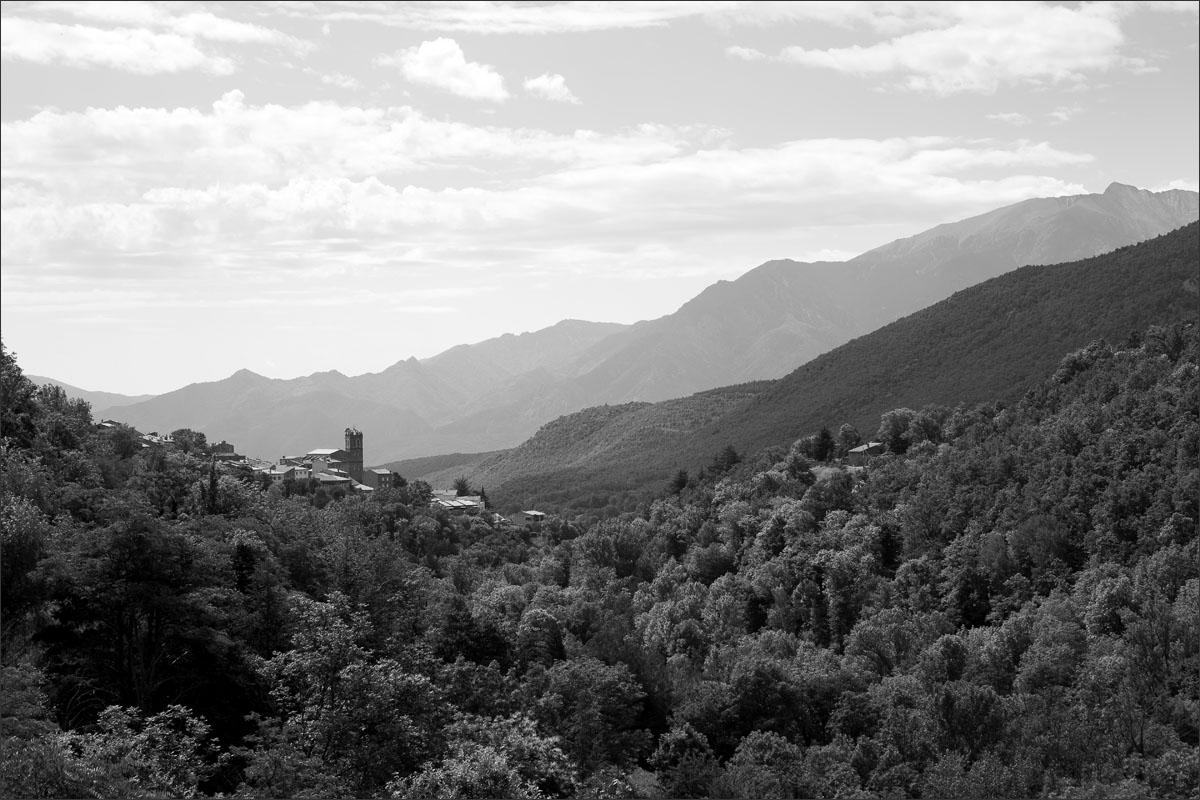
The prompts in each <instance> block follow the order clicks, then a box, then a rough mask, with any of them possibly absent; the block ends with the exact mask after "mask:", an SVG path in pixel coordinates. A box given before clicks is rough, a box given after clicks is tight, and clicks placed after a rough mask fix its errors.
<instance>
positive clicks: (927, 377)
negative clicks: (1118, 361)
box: [487, 223, 1200, 512]
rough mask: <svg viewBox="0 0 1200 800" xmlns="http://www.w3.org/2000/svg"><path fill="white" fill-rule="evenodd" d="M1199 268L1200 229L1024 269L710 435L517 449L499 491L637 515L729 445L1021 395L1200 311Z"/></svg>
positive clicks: (593, 437)
mask: <svg viewBox="0 0 1200 800" xmlns="http://www.w3.org/2000/svg"><path fill="white" fill-rule="evenodd" d="M1197 263H1200V223H1192V224H1191V225H1188V226H1186V227H1184V228H1180V229H1179V230H1177V231H1173V232H1171V233H1169V234H1166V235H1163V236H1160V237H1158V238H1155V239H1151V240H1150V241H1147V242H1143V243H1142V244H1138V245H1133V246H1130V247H1124V248H1121V249H1119V250H1116V251H1114V252H1112V253H1107V254H1105V255H1102V256H1097V257H1095V258H1089V259H1085V260H1083V261H1075V262H1071V263H1067V264H1055V265H1049V266H1029V267H1024V268H1022V269H1019V270H1015V271H1013V272H1010V273H1008V274H1006V275H1002V276H1000V277H997V278H993V279H992V280H989V281H986V282H984V283H982V284H979V285H977V286H973V287H971V288H969V289H965V290H963V291H961V292H958V293H957V294H955V295H954V296H953V297H951V298H949V299H947V300H944V301H942V302H940V303H937V304H935V305H933V306H930V307H929V308H926V309H924V310H922V311H919V312H917V313H915V314H912V315H911V316H908V317H905V318H904V319H902V320H898V321H897V322H894V323H892V324H891V325H887V326H885V327H883V328H881V329H879V330H877V331H875V332H874V333H871V334H868V335H867V336H863V337H860V338H858V339H855V340H854V341H852V342H849V343H847V344H845V345H843V346H841V347H839V348H837V349H835V350H833V351H831V352H829V353H826V354H825V355H823V356H820V357H818V358H816V359H813V360H812V361H810V362H808V363H807V364H805V365H804V366H802V367H800V368H799V369H797V370H795V371H794V372H792V373H791V374H789V375H787V376H786V377H784V378H781V379H779V380H777V381H774V382H772V383H771V384H769V385H768V386H767V387H766V388H764V389H762V390H761V391H759V392H757V393H756V396H755V397H754V398H753V399H748V401H747V402H745V403H742V404H740V405H737V406H735V407H731V408H730V409H729V411H728V413H725V414H723V415H722V416H720V417H719V418H718V419H715V420H714V421H713V422H711V423H710V424H708V425H706V426H704V427H702V428H700V429H698V430H694V431H686V432H676V433H672V432H670V431H659V432H657V433H656V434H655V435H654V436H653V437H649V438H648V440H647V443H646V445H645V446H644V447H641V448H638V447H623V448H621V449H616V450H609V449H605V448H604V447H602V446H599V445H601V444H602V443H603V441H604V440H605V439H606V438H616V437H618V436H619V435H620V433H619V432H618V431H615V430H614V431H613V432H612V433H611V434H606V433H605V432H604V431H591V430H589V431H588V432H587V433H586V436H587V437H588V439H589V440H590V441H592V442H594V443H595V444H593V448H592V451H591V452H590V453H589V454H588V455H586V457H580V458H575V459H573V460H568V459H567V458H565V457H564V454H562V453H555V454H553V456H551V457H553V458H556V459H557V461H556V462H555V463H554V469H546V470H541V469H539V468H538V466H539V463H540V460H542V459H545V458H547V455H546V454H544V453H539V454H538V457H537V458H531V459H522V458H521V451H520V450H515V451H512V452H511V453H510V454H509V455H508V456H506V457H505V459H504V460H500V459H494V460H493V463H494V464H495V466H494V467H493V468H492V469H491V470H490V471H489V474H488V477H487V485H488V488H489V491H490V492H491V496H492V497H493V499H494V500H495V501H496V502H497V503H499V504H502V505H503V504H517V505H525V506H526V507H529V506H538V505H545V506H547V507H549V508H554V509H561V508H573V509H584V508H591V507H596V505H597V502H598V504H599V506H600V507H606V506H607V507H608V508H610V510H611V511H614V512H615V511H619V510H629V509H631V508H634V507H636V505H637V503H638V502H640V501H641V500H643V499H644V498H645V497H646V493H647V491H650V490H656V489H657V488H658V487H660V486H661V485H662V484H663V483H664V482H665V481H666V480H668V479H669V478H670V476H671V475H672V474H673V473H674V472H675V471H676V470H677V469H679V468H683V469H687V470H689V471H692V472H695V471H696V470H697V469H699V468H700V467H702V466H703V465H705V464H706V463H707V462H708V461H709V460H710V459H711V458H712V457H713V455H714V454H715V453H718V452H719V451H720V450H722V449H723V448H724V447H726V446H728V445H732V446H733V447H734V448H735V449H736V450H737V451H738V452H739V453H754V452H757V451H758V450H761V449H763V448H765V447H770V446H777V445H787V444H788V443H790V442H792V441H793V440H795V439H797V438H799V437H801V436H805V435H809V434H812V433H814V432H816V431H817V430H818V429H819V428H821V427H822V426H830V427H831V428H832V429H833V430H837V429H838V427H839V426H841V425H843V424H850V425H852V426H854V427H855V428H856V429H858V430H859V431H860V432H861V434H862V435H863V436H864V437H867V436H869V435H870V434H871V432H872V431H873V430H874V427H875V426H876V425H877V424H878V420H879V416H880V415H881V414H882V413H883V412H884V411H887V410H889V409H892V408H897V407H908V408H914V409H916V408H921V407H922V406H924V405H926V404H929V403H937V404H941V405H947V406H955V405H958V404H959V403H977V402H981V401H984V400H992V399H1003V400H1009V401H1011V400H1016V399H1017V398H1019V397H1020V396H1021V394H1022V393H1023V392H1024V391H1025V390H1026V389H1027V388H1028V387H1029V386H1031V385H1032V384H1033V383H1035V382H1036V381H1038V380H1041V379H1042V377H1044V376H1045V375H1047V374H1048V373H1049V372H1051V371H1052V370H1053V369H1054V365H1055V364H1056V363H1057V362H1058V360H1059V359H1061V358H1062V357H1063V355H1065V354H1066V353H1068V352H1070V351H1071V350H1074V349H1076V348H1078V347H1082V346H1084V345H1086V344H1087V343H1088V342H1090V341H1092V340H1094V339H1098V338H1105V339H1108V340H1109V341H1114V342H1119V341H1123V340H1124V339H1125V338H1126V337H1128V336H1129V335H1131V334H1134V333H1137V332H1139V331H1142V330H1145V328H1146V327H1147V326H1149V325H1151V324H1168V323H1171V322H1174V321H1177V320H1194V319H1196V317H1197V312H1198V310H1200V296H1198V291H1197V272H1196V269H1197V267H1196V265H1197ZM695 400H696V401H698V402H703V400H702V396H700V395H697V396H696V398H695ZM691 401H693V398H685V399H683V400H679V401H673V402H674V403H675V404H676V405H686V404H687V403H689V402H691ZM583 435H584V434H581V435H580V436H581V437H582V436H583ZM560 438H569V437H560ZM535 439H536V437H535ZM531 441H534V440H531Z"/></svg>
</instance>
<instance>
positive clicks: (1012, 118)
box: [987, 111, 1033, 126]
mask: <svg viewBox="0 0 1200 800" xmlns="http://www.w3.org/2000/svg"><path fill="white" fill-rule="evenodd" d="M987 118H988V119H992V120H995V121H996V122H1003V123H1005V124H1007V125H1016V126H1021V125H1028V124H1029V123H1030V122H1032V121H1033V120H1031V119H1030V118H1029V116H1028V115H1026V114H1022V113H1021V112H1019V111H998V112H996V113H995V114H988V115H987Z"/></svg>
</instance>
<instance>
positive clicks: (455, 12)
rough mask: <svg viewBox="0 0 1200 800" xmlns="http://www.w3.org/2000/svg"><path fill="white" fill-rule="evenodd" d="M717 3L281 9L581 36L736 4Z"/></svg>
mask: <svg viewBox="0 0 1200 800" xmlns="http://www.w3.org/2000/svg"><path fill="white" fill-rule="evenodd" d="M737 5H739V4H737V3H722V2H713V3H705V2H690V3H689V2H682V3H681V2H658V1H657V0H651V1H650V2H641V3H628V2H590V3H548V4H544V5H525V4H521V5H517V4H509V3H495V2H478V3H407V4H402V3H394V4H393V3H387V4H345V5H340V4H332V3H321V4H296V5H292V6H285V7H283V8H281V9H280V10H281V11H282V12H283V13H287V14H290V15H293V16H299V17H305V18H309V19H319V20H326V21H341V20H344V21H356V22H371V23H375V24H379V25H389V26H393V27H398V28H405V29H410V30H426V31H440V32H462V33H490V34H545V33H581V32H587V31H601V30H612V29H619V28H622V29H628V28H647V27H659V26H663V25H666V24H668V23H670V22H672V21H675V20H678V19H685V18H688V17H702V16H705V15H707V14H712V13H714V12H720V11H722V10H724V9H729V8H732V7H734V6H737Z"/></svg>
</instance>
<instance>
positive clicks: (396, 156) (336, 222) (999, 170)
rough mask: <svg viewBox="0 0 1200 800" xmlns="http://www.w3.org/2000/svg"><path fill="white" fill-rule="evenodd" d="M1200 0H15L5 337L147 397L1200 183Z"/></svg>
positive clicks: (56, 368) (622, 315) (7, 131)
mask: <svg viewBox="0 0 1200 800" xmlns="http://www.w3.org/2000/svg"><path fill="white" fill-rule="evenodd" d="M1198 8H1200V4H1196V3H1156V4H1106V3H1090V4H1084V5H1081V6H1072V7H1064V6H1053V5H1049V4H1044V3H1030V4H1014V3H972V4H960V5H951V4H928V3H906V4H886V5H884V4H819V3H793V4H770V3H752V4H746V3H671V4H667V3H646V4H639V5H632V4H608V3H589V4H569V3H567V4H550V5H544V6H535V5H528V4H512V5H510V4H490V3H488V4H437V5H434V4H407V3H395V4H383V5H375V6H358V5H352V4H339V3H316V4H312V5H311V6H295V7H293V6H277V5H273V4H256V3H244V4H243V3H239V4H234V5H220V4H204V3H187V4H162V3H136V2H130V3H108V4H106V3H70V2H67V3H5V4H4V6H3V12H2V13H3V26H2V30H3V44H2V54H3V76H2V80H3V93H2V98H3V100H2V105H0V117H2V121H3V145H2V155H3V164H2V179H3V195H4V206H3V208H4V213H3V244H2V256H3V276H2V277H3V293H2V296H3V301H2V307H3V340H4V344H5V346H6V347H7V348H8V349H9V350H10V351H13V352H15V353H16V354H17V357H18V360H19V363H20V364H21V366H22V368H23V369H24V370H25V371H26V372H27V373H30V374H36V375H44V376H48V377H52V378H54V379H56V380H60V381H63V382H66V383H69V384H72V385H75V386H78V387H80V388H83V389H86V390H88V391H106V392H115V393H120V394H126V395H137V394H161V393H163V392H167V391H171V390H174V389H178V388H180V387H183V386H185V385H187V384H191V383H196V382H205V381H211V380H219V379H221V378H224V377H227V376H228V375H230V374H232V373H234V372H236V371H237V370H239V369H249V370H252V371H253V372H256V373H259V374H261V375H265V376H267V377H272V378H293V377H297V376H301V375H308V374H312V373H314V372H322V371H328V370H334V369H336V370H338V371H340V372H342V373H345V374H347V375H358V374H362V373H366V372H378V371H380V370H383V369H385V368H387V367H388V366H389V365H391V364H393V363H395V362H397V361H400V360H403V359H406V358H409V357H413V356H415V357H418V358H426V357H429V356H432V355H435V354H436V353H439V352H442V351H444V350H446V349H448V348H450V347H453V346H455V345H458V344H465V343H473V342H478V341H483V340H486V339H489V338H493V337H495V336H499V335H502V334H505V333H522V332H525V331H532V330H538V329H541V328H545V327H548V326H550V325H553V324H555V323H556V322H558V321H560V320H564V319H585V320H592V321H598V322H620V323H630V322H634V321H637V320H640V319H652V318H656V317H660V316H663V315H665V314H669V313H672V312H673V311H675V310H676V309H677V308H678V307H679V306H680V305H681V304H682V303H684V302H686V301H687V300H688V299H690V298H691V297H693V296H694V295H696V294H697V293H699V292H700V291H701V290H703V289H704V288H705V287H706V286H708V285H710V284H712V283H714V282H716V281H718V280H730V279H735V278H737V277H738V276H740V275H742V274H744V273H745V272H746V271H748V270H750V269H752V268H754V267H755V266H757V265H758V264H760V263H762V262H764V261H767V260H771V259H777V258H792V259H796V260H800V261H811V260H844V259H846V258H850V257H853V256H855V255H858V254H860V253H862V252H865V251H867V250H870V249H872V248H874V247H877V246H879V245H882V244H885V243H887V242H889V241H892V240H894V239H897V238H901V237H905V236H911V235H914V234H916V233H919V232H921V231H923V230H926V229H928V228H931V227H933V226H935V225H937V224H940V223H944V222H949V221H954V220H958V219H962V218H965V217H969V216H973V215H975V214H979V213H983V212H986V211H989V210H991V209H994V208H997V207H1000V206H1004V205H1008V204H1011V203H1015V202H1019V201H1021V200H1025V199H1028V198H1031V197H1044V196H1056V195H1071V194H1084V193H1090V192H1103V191H1104V189H1105V188H1106V187H1107V186H1108V185H1109V184H1110V183H1112V182H1119V183H1125V184H1131V185H1135V186H1138V187H1140V188H1145V189H1151V190H1155V191H1159V190H1163V189H1168V188H1181V189H1188V190H1193V191H1195V190H1196V189H1197V188H1198V178H1197V176H1198V174H1200V168H1198V154H1197V141H1198V138H1200V132H1198V123H1197V118H1198V116H1200V105H1198V101H1197V97H1198V95H1200V85H1198V84H1200V80H1198V72H1200V70H1198V69H1197V56H1198V47H1197V9H1198ZM1067 33H1070V34H1071V35H1066V34H1067Z"/></svg>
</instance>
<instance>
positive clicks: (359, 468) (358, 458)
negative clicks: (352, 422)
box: [346, 428, 363, 483]
mask: <svg viewBox="0 0 1200 800" xmlns="http://www.w3.org/2000/svg"><path fill="white" fill-rule="evenodd" d="M346 452H347V453H349V454H350V458H349V460H348V461H347V463H346V471H347V472H349V473H350V477H351V478H353V479H354V480H356V481H358V482H359V483H362V482H363V435H362V431H360V430H358V429H357V428H346Z"/></svg>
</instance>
